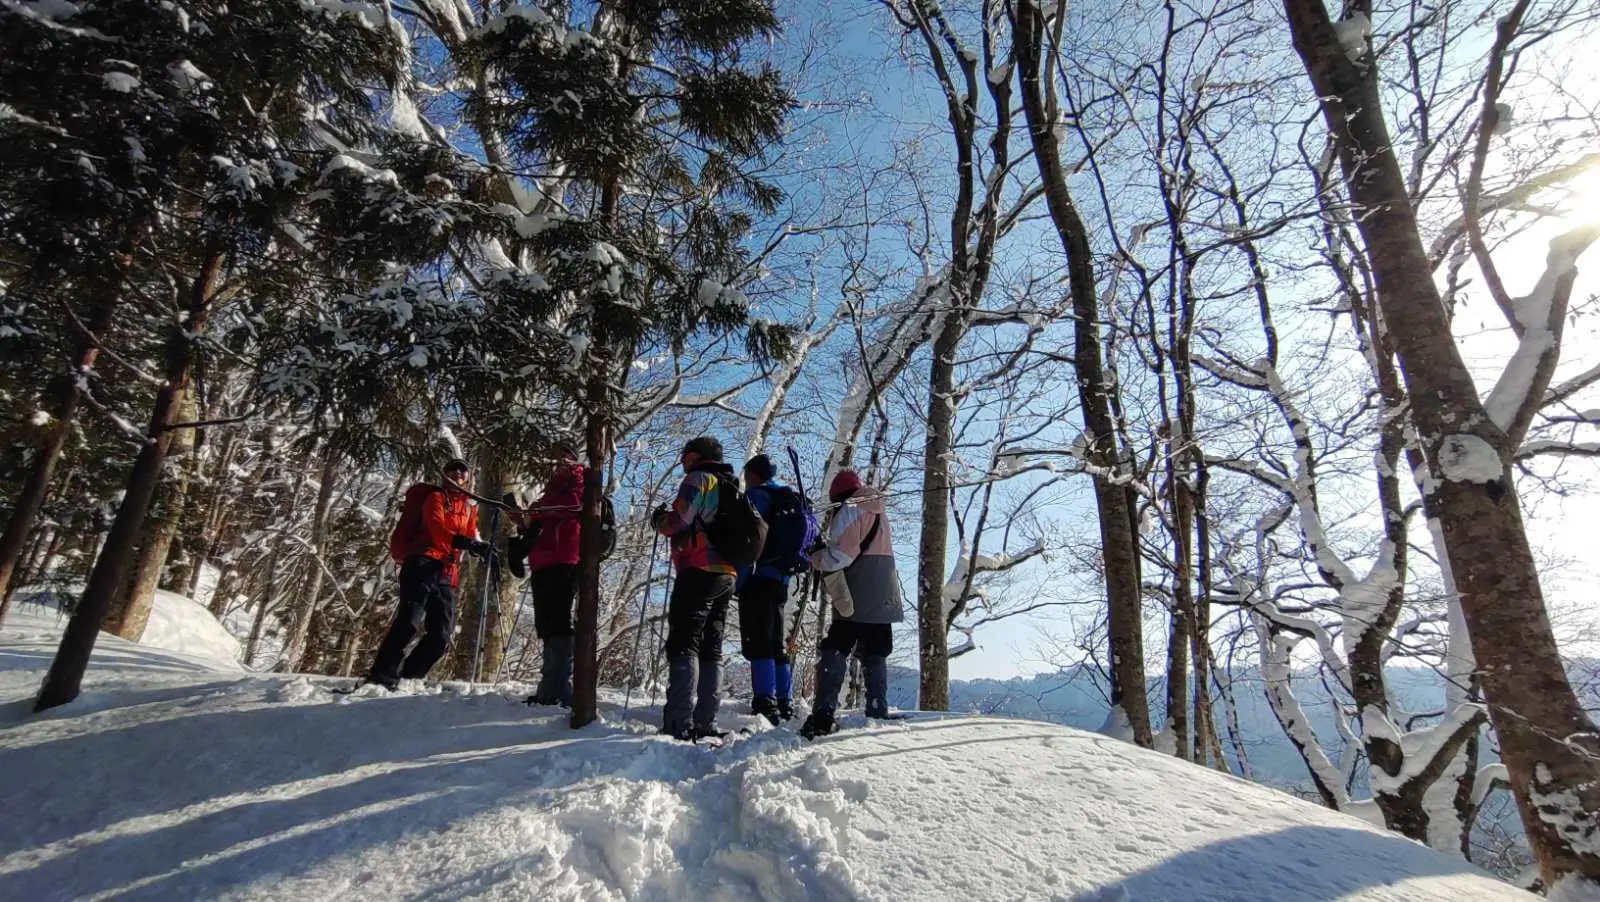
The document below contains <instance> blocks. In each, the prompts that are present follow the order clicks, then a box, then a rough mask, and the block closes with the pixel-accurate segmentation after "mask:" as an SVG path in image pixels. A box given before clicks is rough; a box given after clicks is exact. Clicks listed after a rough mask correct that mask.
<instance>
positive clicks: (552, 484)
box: [528, 464, 583, 571]
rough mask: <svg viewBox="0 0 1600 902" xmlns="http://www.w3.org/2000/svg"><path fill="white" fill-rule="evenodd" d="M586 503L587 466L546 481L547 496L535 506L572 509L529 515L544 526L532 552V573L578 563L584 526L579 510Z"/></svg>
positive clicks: (530, 560) (537, 512)
mask: <svg viewBox="0 0 1600 902" xmlns="http://www.w3.org/2000/svg"><path fill="white" fill-rule="evenodd" d="M582 504H583V467H581V466H579V465H577V464H573V465H572V466H570V467H568V468H567V469H565V470H558V471H556V472H555V473H554V474H553V475H551V477H550V479H549V480H547V481H546V482H545V484H544V493H543V494H541V495H540V496H539V500H538V501H535V502H534V507H536V508H547V507H548V508H570V509H569V510H535V511H533V512H531V513H530V514H529V515H528V519H530V520H537V521H539V523H540V524H541V528H540V530H539V538H538V539H537V540H535V541H534V543H533V548H531V549H529V551H528V569H529V570H530V571H532V570H542V569H544V568H545V567H551V566H555V565H556V564H576V563H577V562H578V535H579V532H580V524H579V521H578V511H577V508H578V507H579V506H581V505H582Z"/></svg>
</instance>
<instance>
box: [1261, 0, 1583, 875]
mask: <svg viewBox="0 0 1600 902" xmlns="http://www.w3.org/2000/svg"><path fill="white" fill-rule="evenodd" d="M1283 5H1284V11H1285V13H1286V14H1287V16H1288V20H1289V26H1290V30H1291V32H1292V34H1293V37H1294V45H1295V50H1296V51H1297V52H1298V53H1299V55H1300V58H1301V60H1302V61H1303V63H1304V65H1305V69H1306V72H1307V74H1308V76H1309V77H1310V80H1311V84H1312V87H1313V88H1314V90H1315V92H1316V95H1317V97H1318V102H1319V104H1320V106H1321V108H1322V113H1323V117H1324V119H1325V120H1326V122H1327V125H1328V130H1329V132H1330V134H1331V135H1332V136H1333V139H1334V142H1335V145H1336V147H1337V149H1338V154H1339V162H1340V166H1341V169H1342V171H1343V175H1344V182H1345V185H1346V187H1347V189H1348V191H1349V194H1350V199H1351V201H1352V206H1353V208H1354V209H1353V210H1352V218H1353V219H1354V220H1355V222H1356V224H1357V227H1358V228H1359V229H1360V232H1361V236H1362V240H1363V243H1364V245H1365V250H1366V255H1367V259H1368V262H1369V264H1370V266H1371V268H1372V272H1373V276H1374V279H1375V281H1376V284H1377V289H1378V300H1379V304H1380V306H1381V307H1382V310H1383V316H1384V320H1385V322H1386V323H1387V324H1388V327H1389V334H1390V335H1391V336H1392V337H1393V339H1394V341H1395V346H1396V350H1397V352H1398V357H1399V360H1400V365H1401V369H1402V372H1403V374H1404V376H1405V380H1406V384H1407V388H1408V390H1409V391H1408V394H1409V396H1410V399H1411V410H1412V419H1413V422H1414V424H1415V426H1416V431H1417V436H1418V440H1419V442H1420V444H1421V446H1422V450H1423V453H1424V455H1425V457H1426V459H1427V462H1428V464H1429V471H1430V472H1431V473H1432V474H1434V477H1435V479H1434V482H1433V484H1432V486H1431V488H1432V491H1431V492H1430V493H1428V494H1427V495H1426V496H1425V497H1424V505H1425V511H1426V513H1427V515H1428V516H1430V517H1433V518H1437V520H1438V522H1439V525H1440V528H1441V530H1442V531H1443V534H1444V537H1445V545H1446V548H1447V550H1448V552H1449V562H1450V567H1451V570H1452V571H1453V573H1454V575H1455V579H1456V585H1457V588H1458V589H1459V591H1460V597H1461V606H1462V611H1463V613H1464V615H1465V617H1466V620H1467V625H1468V627H1469V629H1470V632H1471V637H1472V646H1473V651H1474V653H1475V654H1476V657H1477V661H1478V666H1479V671H1480V673H1481V674H1482V677H1483V687H1484V691H1485V695H1486V697H1487V699H1488V701H1489V703H1490V705H1491V707H1490V713H1491V718H1492V720H1493V724H1494V728H1495V732H1496V734H1497V735H1498V736H1499V739H1500V752H1501V757H1502V759H1503V760H1504V761H1505V764H1506V767H1507V769H1508V771H1509V773H1510V777H1511V779H1510V783H1511V789H1512V792H1513V793H1514V794H1515V796H1516V799H1517V807H1518V810H1519V812H1520V813H1521V815H1522V822H1523V826H1524V828H1525V830H1526V832H1527V835H1528V841H1529V845H1530V847H1531V849H1532V851H1533V855H1534V858H1535V860H1536V861H1537V862H1538V864H1539V871H1540V874H1541V876H1542V878H1543V880H1544V883H1545V885H1546V886H1551V885H1554V884H1555V883H1556V882H1557V881H1558V880H1559V879H1561V878H1562V877H1563V876H1565V875H1567V874H1573V873H1576V874H1581V875H1583V876H1584V877H1585V878H1587V879H1588V880H1589V881H1600V854H1596V847H1595V844H1594V843H1593V842H1591V841H1589V840H1587V839H1586V837H1588V836H1591V835H1593V833H1594V831H1595V829H1596V828H1597V827H1600V824H1597V823H1596V818H1595V811H1596V808H1597V805H1600V768H1597V767H1596V766H1595V764H1594V760H1595V759H1594V755H1595V752H1596V751H1597V750H1600V743H1596V741H1595V735H1594V734H1595V729H1594V725H1593V724H1592V723H1591V722H1590V720H1589V718H1588V716H1587V715H1586V714H1585V713H1584V711H1583V708H1582V707H1581V706H1580V705H1579V704H1578V700H1577V698H1576V696H1575V695H1574V693H1573V691H1572V687H1571V685H1570V683H1569V682H1568V680H1567V676H1566V673H1565V672H1564V671H1563V669H1562V664H1561V658H1560V654H1559V649H1558V648H1557V646H1556V641H1555V636H1554V634H1553V633H1552V631H1551V628H1550V621H1549V618H1548V616H1547V613H1546V611H1545V606H1544V597H1543V593H1542V590H1541V587H1540V585H1539V573H1538V569H1537V567H1536V565H1535V562H1534V558H1533V554H1532V550H1531V548H1530V547H1529V544H1528V539H1527V533H1526V531H1525V529H1524V528H1523V524H1522V515H1521V510H1520V507H1519V504H1518V499H1517V496H1516V493H1515V491H1514V486H1513V483H1512V478H1511V472H1510V469H1509V466H1508V464H1507V461H1509V459H1510V457H1511V455H1512V454H1513V453H1514V452H1515V450H1516V446H1517V441H1516V439H1517V438H1518V437H1517V436H1515V435H1510V434H1507V433H1506V432H1505V431H1503V430H1502V429H1501V428H1499V427H1498V426H1496V425H1495V423H1494V422H1493V421H1491V420H1490V419H1489V417H1488V416H1487V413H1486V411H1485V409H1484V407H1483V404H1482V403H1480V401H1479V394H1478V390H1477V386H1476V385H1475V384H1474V382H1473V380H1472V377H1471V375H1470V374H1469V372H1468V370H1467V367H1466V364H1465V362H1464V361H1463V360H1462V358H1461V355H1460V353H1459V349H1458V348H1457V347H1456V344H1455V340H1454V336H1453V335H1452V332H1451V328H1450V322H1449V319H1448V316H1447V311H1446V310H1445V307H1444V305H1443V303H1442V301H1441V299H1440V297H1439V292H1438V289H1437V286H1436V285H1435V284H1434V282H1433V279H1432V276H1431V273H1432V267H1431V266H1430V265H1429V260H1428V256H1427V253H1426V251H1425V250H1424V248H1423V245H1422V240H1421V236H1420V233H1419V230H1418V226H1417V221H1416V216H1415V213H1414V211H1413V209H1412V207H1411V204H1410V201H1409V199H1408V195H1407V193H1406V190H1405V182H1404V179H1403V177H1402V174H1401V171H1400V167H1399V162H1398V160H1397V159H1396V157H1395V153H1394V149H1393V146H1392V144H1391V142H1390V138H1389V133H1388V123H1387V122H1386V121H1385V120H1384V118H1383V110H1384V106H1383V104H1382V98H1381V96H1380V91H1379V88H1378V80H1377V68H1376V63H1375V61H1374V60H1373V58H1372V54H1371V51H1370V49H1368V50H1367V51H1365V52H1364V53H1362V54H1360V55H1359V57H1358V58H1357V59H1351V57H1350V56H1349V55H1347V54H1346V52H1345V50H1344V48H1343V47H1342V46H1341V44H1340V41H1339V38H1338V35H1337V34H1336V33H1335V30H1334V25H1333V23H1332V22H1331V21H1330V20H1329V17H1328V12H1327V9H1326V8H1325V7H1324V6H1323V4H1322V2H1321V0H1284V4H1283ZM1353 12H1360V13H1364V14H1366V15H1368V16H1370V14H1371V4H1370V2H1359V3H1357V5H1356V7H1355V9H1354V10H1353ZM1462 434H1468V435H1471V436H1474V437H1476V438H1477V439H1478V440H1481V441H1483V442H1487V443H1488V445H1489V446H1490V447H1492V448H1494V449H1495V451H1496V452H1497V454H1498V455H1499V457H1500V460H1501V475H1500V478H1499V479H1497V480H1493V481H1490V482H1485V483H1479V482H1469V481H1464V480H1457V479H1448V478H1440V474H1441V473H1442V472H1443V471H1442V470H1441V468H1440V466H1439V455H1440V450H1441V447H1442V446H1443V445H1445V444H1446V443H1447V442H1449V441H1451V440H1453V439H1455V438H1456V437H1457V436H1459V435H1462Z"/></svg>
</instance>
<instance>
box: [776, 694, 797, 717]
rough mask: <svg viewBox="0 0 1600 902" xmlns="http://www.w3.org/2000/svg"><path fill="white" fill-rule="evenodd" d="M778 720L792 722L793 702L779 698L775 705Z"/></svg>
mask: <svg viewBox="0 0 1600 902" xmlns="http://www.w3.org/2000/svg"><path fill="white" fill-rule="evenodd" d="M777 707H778V719H779V720H794V701H793V700H792V699H790V698H787V697H785V698H780V699H778V703H777Z"/></svg>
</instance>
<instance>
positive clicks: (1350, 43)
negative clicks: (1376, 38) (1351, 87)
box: [1333, 13, 1372, 63]
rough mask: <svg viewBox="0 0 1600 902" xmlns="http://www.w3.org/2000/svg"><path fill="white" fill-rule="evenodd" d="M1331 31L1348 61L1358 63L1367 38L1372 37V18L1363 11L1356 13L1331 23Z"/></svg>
mask: <svg viewBox="0 0 1600 902" xmlns="http://www.w3.org/2000/svg"><path fill="white" fill-rule="evenodd" d="M1333 33H1334V34H1335V35H1337V36H1338V38H1339V46H1341V47H1343V48H1344V54H1345V56H1348V57H1350V62H1352V63H1359V62H1361V57H1362V56H1363V55H1365V54H1366V52H1367V38H1370V37H1372V20H1371V19H1369V18H1367V16H1366V14H1365V13H1356V14H1355V15H1353V16H1351V17H1350V18H1348V19H1345V20H1343V21H1339V22H1335V23H1333Z"/></svg>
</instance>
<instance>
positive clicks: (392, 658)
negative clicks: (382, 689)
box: [367, 561, 427, 688]
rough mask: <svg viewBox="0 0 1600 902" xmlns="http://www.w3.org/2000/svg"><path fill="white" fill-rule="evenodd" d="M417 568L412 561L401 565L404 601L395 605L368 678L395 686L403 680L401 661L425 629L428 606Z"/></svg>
mask: <svg viewBox="0 0 1600 902" xmlns="http://www.w3.org/2000/svg"><path fill="white" fill-rule="evenodd" d="M416 569H417V568H416V567H415V566H414V564H413V562H412V561H407V562H406V563H405V565H404V566H402V567H401V568H400V603H399V605H397V606H396V607H395V612H394V621H393V622H392V623H390V624H389V632H388V633H386V634H385V635H384V637H383V642H382V643H380V644H379V645H378V653H377V654H376V655H375V656H373V659H372V669H371V670H369V671H367V681H368V682H372V683H379V684H382V685H384V686H388V687H391V688H393V687H394V686H395V684H397V683H399V682H400V665H401V663H402V662H403V661H405V657H406V647H407V646H409V645H410V644H411V640H412V639H415V638H416V637H417V632H418V631H419V630H421V629H422V624H423V620H424V612H425V609H426V604H425V601H426V592H427V589H426V587H425V586H424V585H423V584H422V583H421V582H420V581H419V580H418V579H417V573H416Z"/></svg>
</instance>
